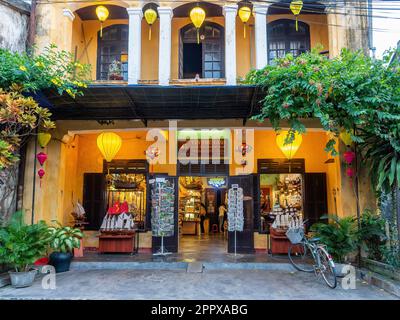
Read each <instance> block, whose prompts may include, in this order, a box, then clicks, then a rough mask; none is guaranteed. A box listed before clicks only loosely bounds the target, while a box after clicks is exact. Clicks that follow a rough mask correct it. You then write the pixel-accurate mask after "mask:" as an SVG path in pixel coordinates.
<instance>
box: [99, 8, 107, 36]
mask: <svg viewBox="0 0 400 320" xmlns="http://www.w3.org/2000/svg"><path fill="white" fill-rule="evenodd" d="M96 15H97V18H98V19H99V21H100V38H102V37H103V22H104V21H106V20H107V18H108V16H109V15H110V12H109V11H108V9H107V8H106V7H105V6H98V7H97V8H96Z"/></svg>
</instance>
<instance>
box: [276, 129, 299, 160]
mask: <svg viewBox="0 0 400 320" xmlns="http://www.w3.org/2000/svg"><path fill="white" fill-rule="evenodd" d="M288 133H289V132H288V131H281V132H280V133H279V134H278V135H277V136H276V144H277V145H278V147H279V149H281V151H282V152H283V154H284V155H285V157H286V158H287V159H289V160H290V159H292V158H293V157H294V155H295V154H296V152H297V150H299V148H300V145H301V142H302V141H303V137H302V135H301V134H299V133H297V132H296V133H295V134H294V140H293V141H292V142H291V143H288V144H285V139H286V136H287V135H288Z"/></svg>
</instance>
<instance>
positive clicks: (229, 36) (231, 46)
mask: <svg viewBox="0 0 400 320" xmlns="http://www.w3.org/2000/svg"><path fill="white" fill-rule="evenodd" d="M223 8H224V10H223V12H224V16H225V78H226V84H227V85H236V14H237V8H238V6H237V5H236V4H230V5H225V6H224V7H223Z"/></svg>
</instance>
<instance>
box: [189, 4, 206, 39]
mask: <svg viewBox="0 0 400 320" xmlns="http://www.w3.org/2000/svg"><path fill="white" fill-rule="evenodd" d="M189 16H190V20H192V23H193V24H194V26H195V27H196V29H197V44H199V43H200V33H199V32H200V27H201V25H202V24H203V22H204V20H205V18H206V12H205V11H204V10H203V9H202V8H200V7H194V8H193V9H192V10H190V13H189Z"/></svg>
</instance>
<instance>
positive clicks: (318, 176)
mask: <svg viewBox="0 0 400 320" xmlns="http://www.w3.org/2000/svg"><path fill="white" fill-rule="evenodd" d="M304 189H305V190H304V193H305V194H304V197H305V201H304V202H305V203H304V219H309V223H308V226H311V225H312V224H313V223H315V222H321V221H320V217H321V216H322V215H324V214H327V213H328V199H327V187H326V173H306V174H305V175H304Z"/></svg>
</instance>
